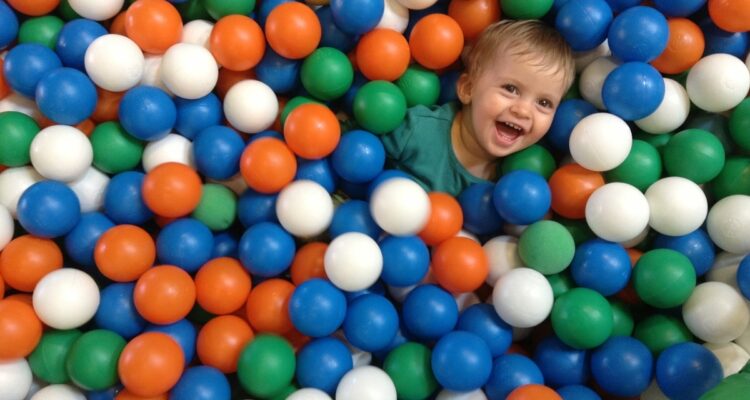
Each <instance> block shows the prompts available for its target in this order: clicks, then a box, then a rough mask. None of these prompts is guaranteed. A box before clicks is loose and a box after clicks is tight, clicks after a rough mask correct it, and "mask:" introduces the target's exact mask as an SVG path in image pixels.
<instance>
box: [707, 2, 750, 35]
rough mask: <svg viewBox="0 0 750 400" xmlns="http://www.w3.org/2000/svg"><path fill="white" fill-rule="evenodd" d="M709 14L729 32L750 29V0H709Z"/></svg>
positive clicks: (717, 24) (719, 25)
mask: <svg viewBox="0 0 750 400" xmlns="http://www.w3.org/2000/svg"><path fill="white" fill-rule="evenodd" d="M708 15H709V16H710V17H711V20H713V21H714V23H715V24H716V26H718V27H719V28H721V29H723V30H725V31H727V32H745V31H750V2H748V1H747V0H708Z"/></svg>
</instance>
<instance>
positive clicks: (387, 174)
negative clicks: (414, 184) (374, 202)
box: [367, 169, 412, 199]
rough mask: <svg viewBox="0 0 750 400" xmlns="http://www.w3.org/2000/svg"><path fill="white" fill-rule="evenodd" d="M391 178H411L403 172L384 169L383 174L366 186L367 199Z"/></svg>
mask: <svg viewBox="0 0 750 400" xmlns="http://www.w3.org/2000/svg"><path fill="white" fill-rule="evenodd" d="M391 178H409V179H412V178H411V175H409V174H407V173H406V172H404V171H401V170H399V169H385V170H383V172H381V173H379V174H378V176H377V177H375V179H373V180H371V181H370V183H369V184H368V186H367V198H368V199H369V198H370V196H372V193H373V192H374V191H375V189H377V188H378V186H380V184H381V183H383V182H385V181H387V180H388V179H391Z"/></svg>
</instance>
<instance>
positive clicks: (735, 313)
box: [682, 282, 750, 343]
mask: <svg viewBox="0 0 750 400" xmlns="http://www.w3.org/2000/svg"><path fill="white" fill-rule="evenodd" d="M682 318H683V320H684V321H685V325H687V327H688V329H690V332H692V333H693V334H694V335H695V336H697V337H698V338H699V339H701V340H703V341H706V342H710V343H727V342H731V341H733V340H735V339H737V338H738V337H740V335H742V333H743V332H744V331H745V329H746V328H747V325H748V321H749V320H750V312H748V309H747V307H746V305H745V301H744V299H743V297H742V296H741V295H740V294H739V293H738V292H737V290H735V289H734V288H733V287H731V286H729V285H727V284H725V283H721V282H705V283H701V284H700V285H698V286H696V287H695V290H694V291H693V293H692V294H691V295H690V298H688V299H687V301H686V302H685V304H684V305H683V308H682Z"/></svg>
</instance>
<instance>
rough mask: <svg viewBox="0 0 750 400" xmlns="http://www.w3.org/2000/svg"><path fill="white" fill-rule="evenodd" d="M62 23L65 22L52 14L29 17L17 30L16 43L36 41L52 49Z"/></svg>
mask: <svg viewBox="0 0 750 400" xmlns="http://www.w3.org/2000/svg"><path fill="white" fill-rule="evenodd" d="M63 25H65V22H63V20H62V19H60V18H58V17H56V16H54V15H45V16H43V17H35V18H29V19H27V20H26V21H24V22H23V23H22V24H21V27H20V28H19V30H18V43H36V44H41V45H42V46H47V47H49V48H50V49H52V50H54V49H55V45H56V44H57V36H58V35H60V31H61V30H62V28H63Z"/></svg>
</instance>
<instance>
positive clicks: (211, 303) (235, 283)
mask: <svg viewBox="0 0 750 400" xmlns="http://www.w3.org/2000/svg"><path fill="white" fill-rule="evenodd" d="M251 287H252V281H251V279H250V274H248V273H247V271H245V268H243V267H242V264H240V262H239V261H238V260H237V259H235V258H230V257H219V258H214V259H213V260H211V261H209V262H207V263H205V264H204V265H203V266H202V267H201V268H200V269H199V270H198V273H197V274H196V275H195V293H196V300H197V301H198V304H199V305H200V306H201V307H203V309H204V310H206V311H208V312H210V313H212V314H217V315H223V314H231V313H233V312H235V311H237V310H239V309H240V308H242V306H244V305H245V302H246V301H247V296H248V295H249V294H250V289H251Z"/></svg>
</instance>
